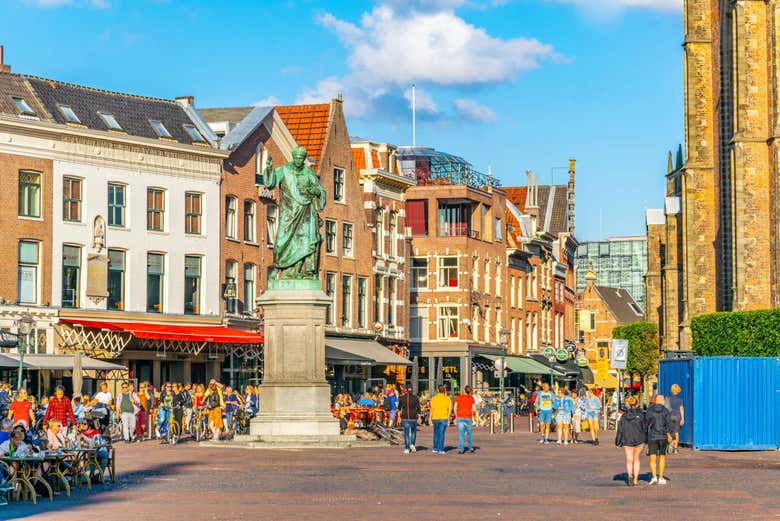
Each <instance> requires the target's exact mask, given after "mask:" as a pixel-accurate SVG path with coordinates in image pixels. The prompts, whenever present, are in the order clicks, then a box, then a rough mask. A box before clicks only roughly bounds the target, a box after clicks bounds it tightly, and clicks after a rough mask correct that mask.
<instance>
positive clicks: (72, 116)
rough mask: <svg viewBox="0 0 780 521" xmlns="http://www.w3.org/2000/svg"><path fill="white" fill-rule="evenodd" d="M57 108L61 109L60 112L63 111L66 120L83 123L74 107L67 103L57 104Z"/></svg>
mask: <svg viewBox="0 0 780 521" xmlns="http://www.w3.org/2000/svg"><path fill="white" fill-rule="evenodd" d="M57 108H58V109H60V112H62V115H63V116H65V121H67V122H68V123H81V120H80V119H79V117H78V116H77V115H76V113H75V112H73V109H72V108H70V107H69V106H67V105H59V104H58V105H57Z"/></svg>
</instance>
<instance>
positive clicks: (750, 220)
mask: <svg viewBox="0 0 780 521" xmlns="http://www.w3.org/2000/svg"><path fill="white" fill-rule="evenodd" d="M775 4H776V2H750V1H745V0H739V1H733V2H714V1H706V0H687V1H686V2H685V14H686V16H685V44H684V52H685V63H686V67H685V122H686V136H685V153H684V158H682V157H681V159H684V162H683V161H681V163H682V165H681V167H680V168H679V169H675V171H674V172H671V173H669V174H667V194H666V195H667V200H666V204H665V212H664V213H665V215H666V220H667V224H666V227H667V233H666V234H665V235H666V236H667V237H675V236H677V237H679V244H675V245H673V246H674V247H670V246H672V245H668V244H667V245H666V246H667V247H666V250H667V252H668V251H669V250H670V249H673V250H675V253H676V252H681V253H682V256H681V257H679V258H678V259H674V261H672V260H670V259H667V260H666V262H665V265H677V266H679V268H680V274H679V277H678V278H679V280H678V281H675V280H674V279H673V278H672V277H670V278H669V280H668V281H667V282H669V283H670V284H668V285H667V284H664V285H663V286H662V292H663V296H662V298H661V299H660V300H661V302H662V306H663V307H664V308H665V309H664V310H663V313H662V315H663V316H664V317H679V322H678V323H676V324H675V322H674V321H667V322H666V323H665V324H664V331H662V332H661V335H662V337H665V340H664V345H665V347H666V348H679V349H690V347H691V336H690V320H691V319H692V318H693V317H695V316H697V315H701V314H704V313H711V312H715V311H731V310H752V309H765V308H774V307H778V306H780V247H778V237H780V234H779V233H778V223H780V217H779V216H780V197H778V181H777V179H778V174H779V173H780V163H778V160H777V159H778V157H780V150H778V147H779V146H780V144H779V143H778V141H777V140H776V139H774V136H775V134H776V128H777V127H778V125H780V115H778V114H779V113H778V111H777V110H776V107H777V104H778V96H780V94H778V92H779V91H780V90H779V89H778V78H777V75H776V74H775V73H774V72H773V71H774V70H775V69H777V67H778V66H779V65H780V57H778V54H777V53H776V52H775V44H774V42H775V40H776V39H777V36H778V31H780V29H778V27H777V23H776V8H777V6H776V5H775ZM682 155H683V154H681V156H682ZM670 199H672V201H670ZM665 281H666V278H665Z"/></svg>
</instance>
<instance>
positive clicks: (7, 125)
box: [0, 48, 57, 353]
mask: <svg viewBox="0 0 780 521" xmlns="http://www.w3.org/2000/svg"><path fill="white" fill-rule="evenodd" d="M0 56H2V48H0ZM5 69H6V70H4V71H3V69H2V59H0V136H2V139H0V207H2V208H4V209H5V210H6V211H3V212H1V213H0V226H1V227H2V229H3V230H5V233H3V235H2V239H0V262H2V265H3V266H6V267H7V269H4V270H2V271H1V272H0V328H2V329H5V330H15V327H16V325H15V324H16V322H17V321H18V320H19V319H20V318H21V317H22V315H23V314H24V313H25V312H30V314H32V316H33V318H34V319H35V320H36V322H37V331H35V333H34V334H33V335H32V337H31V339H32V341H33V346H31V347H30V348H29V349H28V351H30V352H35V353H46V352H53V351H52V350H53V346H54V341H55V334H54V329H53V324H54V323H56V321H57V318H56V317H57V309H56V307H55V306H54V305H53V303H52V287H51V276H52V221H53V218H54V216H53V214H52V197H53V195H52V194H53V191H52V186H53V179H54V176H53V169H54V162H53V158H52V157H51V156H49V157H47V156H46V155H42V154H30V153H29V152H28V151H27V144H28V143H29V142H30V140H32V139H33V136H34V135H35V133H36V127H37V124H36V121H35V120H28V119H24V118H22V117H20V116H21V115H22V114H21V109H20V108H19V106H18V105H17V104H18V103H20V102H19V101H17V100H22V101H23V102H24V103H26V104H28V108H29V109H30V111H31V112H33V113H35V114H43V113H44V109H43V106H42V105H41V103H40V102H39V101H38V98H37V97H36V96H35V94H34V92H33V90H32V88H31V87H30V85H29V83H28V82H27V81H25V78H24V77H23V76H19V75H16V74H9V73H8V72H10V68H9V67H8V66H5Z"/></svg>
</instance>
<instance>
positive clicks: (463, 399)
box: [455, 385, 475, 454]
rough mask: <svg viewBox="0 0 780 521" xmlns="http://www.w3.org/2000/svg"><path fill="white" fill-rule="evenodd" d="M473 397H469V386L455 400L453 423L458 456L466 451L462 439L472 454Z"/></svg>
mask: <svg viewBox="0 0 780 521" xmlns="http://www.w3.org/2000/svg"><path fill="white" fill-rule="evenodd" d="M474 407H475V403H474V397H473V396H471V386H469V385H467V386H466V387H464V388H463V393H462V394H459V395H458V396H457V398H455V421H456V422H457V424H458V454H463V453H464V452H465V451H466V447H465V444H464V438H467V439H468V445H469V448H468V450H469V452H474V444H473V442H472V439H471V438H472V432H473V430H474V420H473V417H474Z"/></svg>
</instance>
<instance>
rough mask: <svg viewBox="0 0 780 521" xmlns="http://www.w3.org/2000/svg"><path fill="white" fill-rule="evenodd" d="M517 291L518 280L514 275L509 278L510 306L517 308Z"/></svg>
mask: <svg viewBox="0 0 780 521" xmlns="http://www.w3.org/2000/svg"><path fill="white" fill-rule="evenodd" d="M516 290H517V279H516V278H515V276H514V275H510V276H509V306H510V307H515V304H516V302H515V291H516Z"/></svg>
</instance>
